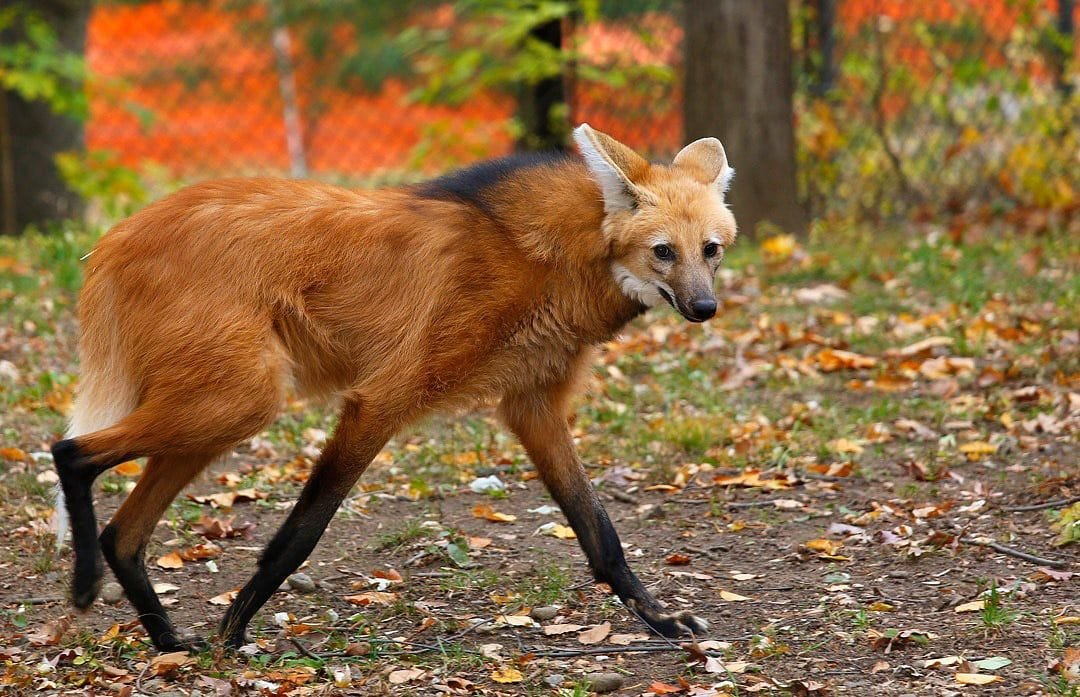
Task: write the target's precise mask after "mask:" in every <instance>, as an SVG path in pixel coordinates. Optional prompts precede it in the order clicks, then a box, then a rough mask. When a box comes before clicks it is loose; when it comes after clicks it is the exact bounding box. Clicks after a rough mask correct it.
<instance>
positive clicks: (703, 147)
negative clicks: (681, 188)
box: [671, 138, 735, 192]
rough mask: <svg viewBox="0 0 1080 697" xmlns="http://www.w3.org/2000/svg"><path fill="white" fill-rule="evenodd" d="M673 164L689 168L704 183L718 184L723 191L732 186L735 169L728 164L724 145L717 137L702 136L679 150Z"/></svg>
mask: <svg viewBox="0 0 1080 697" xmlns="http://www.w3.org/2000/svg"><path fill="white" fill-rule="evenodd" d="M671 164H672V165H674V166H676V167H683V168H685V169H689V170H691V171H692V172H693V173H694V176H695V177H696V178H697V179H698V180H699V181H701V182H702V183H704V184H716V185H717V186H718V187H720V191H721V192H725V191H727V190H728V187H729V186H731V178H732V177H734V176H735V170H734V169H732V168H731V167H730V166H729V165H728V161H727V153H725V152H724V146H723V145H721V144H720V141H719V140H717V139H716V138H702V139H700V140H695V141H694V142H693V143H690V145H687V146H686V147H685V148H683V149H682V150H680V151H679V154H678V155H676V156H675V159H674V160H672V161H671Z"/></svg>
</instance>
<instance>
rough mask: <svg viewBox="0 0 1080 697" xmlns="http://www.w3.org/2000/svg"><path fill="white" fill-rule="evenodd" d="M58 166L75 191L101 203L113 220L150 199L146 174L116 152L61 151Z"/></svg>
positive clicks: (57, 159) (128, 213)
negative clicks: (133, 167)
mask: <svg viewBox="0 0 1080 697" xmlns="http://www.w3.org/2000/svg"><path fill="white" fill-rule="evenodd" d="M56 166H57V168H58V169H59V170H60V175H61V176H62V177H63V178H64V181H65V182H66V183H67V185H68V186H69V187H70V188H71V189H72V191H74V192H75V193H77V194H79V196H82V197H83V198H84V199H85V200H87V201H98V202H100V204H101V207H102V210H103V212H104V213H105V215H106V216H107V217H108V218H109V219H112V220H117V219H119V218H123V217H125V216H128V215H130V214H131V213H133V212H134V211H135V210H137V209H138V208H140V207H142V206H143V205H145V204H146V203H147V202H148V201H149V199H150V192H149V191H148V189H147V187H146V185H145V183H144V179H143V177H142V175H141V174H140V173H139V172H137V171H135V170H134V169H131V168H130V167H126V166H124V165H123V164H121V163H120V161H119V159H118V158H117V157H116V155H115V154H114V153H111V152H105V151H101V150H98V151H95V152H89V153H75V152H66V153H60V154H59V155H57V156H56Z"/></svg>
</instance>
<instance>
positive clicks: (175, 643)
mask: <svg viewBox="0 0 1080 697" xmlns="http://www.w3.org/2000/svg"><path fill="white" fill-rule="evenodd" d="M151 640H152V641H153V642H154V646H155V647H157V650H158V651H161V652H162V653H172V652H174V651H187V652H188V653H200V652H202V651H206V650H207V649H209V648H210V642H209V641H207V640H206V639H203V638H202V637H200V636H196V635H195V634H193V633H189V632H183V633H181V632H175V631H168V632H162V633H161V634H159V635H158V636H156V637H152V638H151Z"/></svg>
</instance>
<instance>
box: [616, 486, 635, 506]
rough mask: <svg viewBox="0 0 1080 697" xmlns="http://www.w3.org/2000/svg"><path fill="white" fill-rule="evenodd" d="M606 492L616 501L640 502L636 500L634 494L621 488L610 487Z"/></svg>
mask: <svg viewBox="0 0 1080 697" xmlns="http://www.w3.org/2000/svg"><path fill="white" fill-rule="evenodd" d="M608 493H609V494H611V498H613V499H615V500H616V501H622V502H623V503H631V504H634V505H637V504H639V503H641V502H640V501H638V499H637V497H636V496H634V495H633V494H628V493H626V492H625V491H622V490H621V489H612V490H611V491H609V492H608Z"/></svg>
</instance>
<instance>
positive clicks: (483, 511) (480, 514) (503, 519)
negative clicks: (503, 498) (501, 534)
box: [472, 503, 517, 523]
mask: <svg viewBox="0 0 1080 697" xmlns="http://www.w3.org/2000/svg"><path fill="white" fill-rule="evenodd" d="M472 514H473V515H474V516H476V517H477V518H483V519H484V520H490V521H491V522H493V523H513V522H514V521H515V520H517V516H516V515H510V514H509V513H499V512H498V511H496V510H495V509H494V508H492V507H491V505H490V504H487V503H478V504H476V505H475V506H473V510H472Z"/></svg>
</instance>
